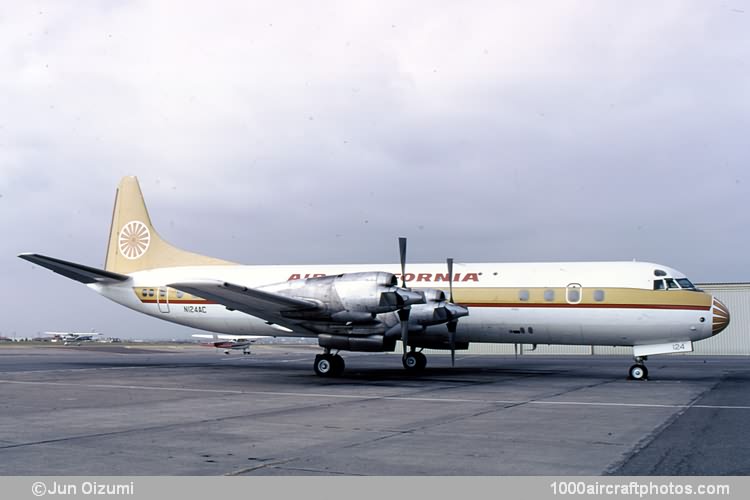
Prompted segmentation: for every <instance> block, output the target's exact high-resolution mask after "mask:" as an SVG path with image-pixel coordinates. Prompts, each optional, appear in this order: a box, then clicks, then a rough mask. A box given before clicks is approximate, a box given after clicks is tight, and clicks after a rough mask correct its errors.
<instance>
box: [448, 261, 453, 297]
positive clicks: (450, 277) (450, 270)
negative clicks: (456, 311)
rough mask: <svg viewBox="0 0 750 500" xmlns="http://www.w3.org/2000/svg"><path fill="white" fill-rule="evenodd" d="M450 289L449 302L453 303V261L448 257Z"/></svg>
mask: <svg viewBox="0 0 750 500" xmlns="http://www.w3.org/2000/svg"><path fill="white" fill-rule="evenodd" d="M448 287H449V289H450V298H449V299H448V300H449V302H453V259H452V258H451V257H448Z"/></svg>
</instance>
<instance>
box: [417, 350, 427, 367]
mask: <svg viewBox="0 0 750 500" xmlns="http://www.w3.org/2000/svg"><path fill="white" fill-rule="evenodd" d="M416 355H417V361H418V362H419V364H418V365H417V369H418V370H419V371H422V370H424V369H425V367H426V366H427V356H425V355H424V354H423V353H421V352H418V353H416Z"/></svg>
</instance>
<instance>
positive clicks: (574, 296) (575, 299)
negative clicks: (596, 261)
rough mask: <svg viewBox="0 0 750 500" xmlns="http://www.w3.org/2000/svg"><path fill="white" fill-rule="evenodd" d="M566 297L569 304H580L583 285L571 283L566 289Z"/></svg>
mask: <svg viewBox="0 0 750 500" xmlns="http://www.w3.org/2000/svg"><path fill="white" fill-rule="evenodd" d="M565 299H566V300H567V301H568V303H569V304H578V303H580V302H581V285H579V284H578V283H571V284H570V285H568V289H567V290H566V295H565Z"/></svg>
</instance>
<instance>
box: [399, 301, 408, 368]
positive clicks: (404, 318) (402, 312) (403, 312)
mask: <svg viewBox="0 0 750 500" xmlns="http://www.w3.org/2000/svg"><path fill="white" fill-rule="evenodd" d="M409 307H411V306H406V307H405V308H403V309H399V311H398V319H399V320H401V342H402V343H403V344H404V356H406V352H407V350H408V349H409V312H410V309H409Z"/></svg>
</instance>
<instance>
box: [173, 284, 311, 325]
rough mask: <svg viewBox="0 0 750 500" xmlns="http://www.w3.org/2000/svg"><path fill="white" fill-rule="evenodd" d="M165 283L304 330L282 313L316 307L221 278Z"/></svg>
mask: <svg viewBox="0 0 750 500" xmlns="http://www.w3.org/2000/svg"><path fill="white" fill-rule="evenodd" d="M167 286H169V287H171V288H176V289H177V290H182V291H183V292H187V293H190V294H193V295H196V296H198V297H202V298H204V299H207V300H212V301H214V302H218V303H219V304H222V305H224V306H226V307H227V308H228V309H234V310H237V311H242V312H244V313H246V314H249V315H251V316H255V317H257V318H261V319H264V320H266V321H268V322H269V323H273V324H276V325H281V326H284V327H287V328H291V329H296V330H300V329H304V330H307V329H306V328H304V327H301V326H300V324H299V323H297V322H296V321H294V320H291V319H289V318H287V317H285V316H284V314H285V313H290V312H297V311H314V310H316V309H319V307H320V306H319V304H318V303H316V302H313V301H311V300H305V299H300V298H294V297H287V296H284V295H279V294H276V293H271V292H265V291H263V290H257V289H254V288H248V287H245V286H242V285H235V284H233V283H227V282H225V281H215V280H200V281H187V282H181V283H171V284H169V285H167ZM311 333H312V332H311Z"/></svg>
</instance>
